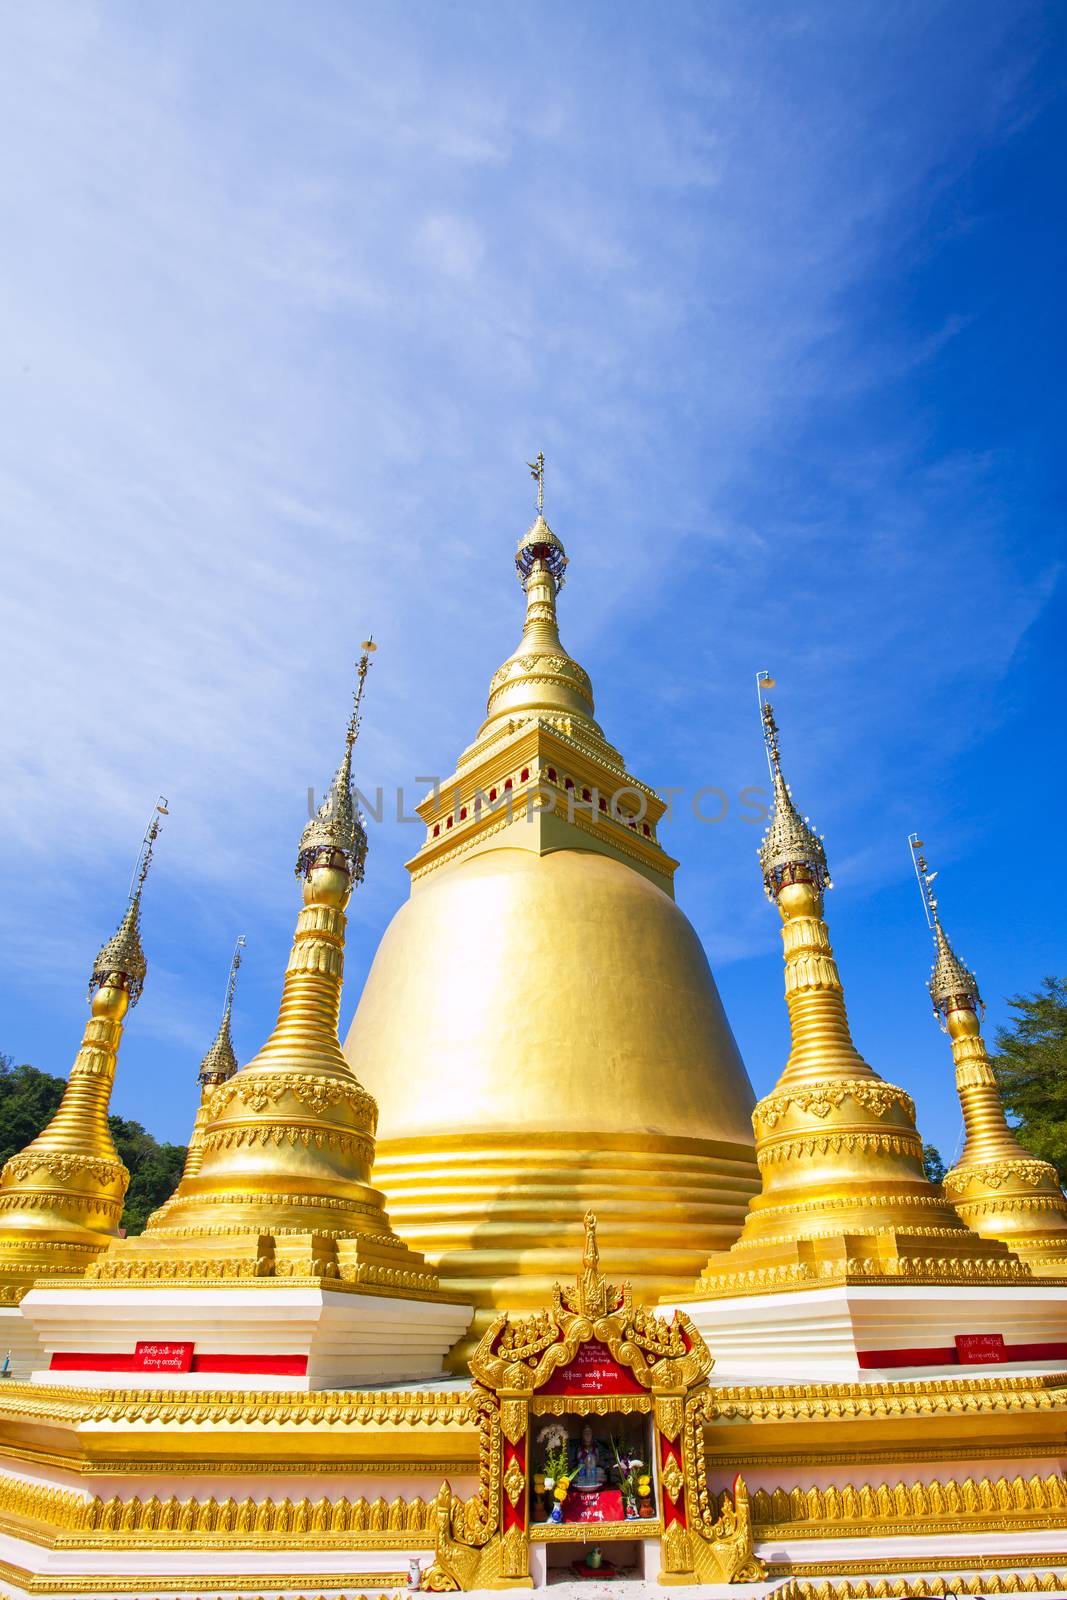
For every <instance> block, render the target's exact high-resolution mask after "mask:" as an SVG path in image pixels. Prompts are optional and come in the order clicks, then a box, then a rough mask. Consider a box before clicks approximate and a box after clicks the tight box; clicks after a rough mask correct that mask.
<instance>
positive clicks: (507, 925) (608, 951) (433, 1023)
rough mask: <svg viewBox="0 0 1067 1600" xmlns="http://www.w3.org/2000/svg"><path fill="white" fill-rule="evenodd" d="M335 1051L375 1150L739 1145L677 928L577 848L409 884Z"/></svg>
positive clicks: (719, 1048)
mask: <svg viewBox="0 0 1067 1600" xmlns="http://www.w3.org/2000/svg"><path fill="white" fill-rule="evenodd" d="M348 1054H349V1060H350V1062H351V1064H352V1066H353V1068H354V1069H355V1070H356V1071H357V1072H358V1074H359V1076H360V1079H361V1081H362V1082H363V1083H364V1084H365V1085H366V1086H367V1088H368V1089H369V1090H370V1092H371V1093H372V1094H373V1095H374V1097H375V1099H376V1100H377V1102H378V1110H379V1129H380V1131H381V1133H382V1134H384V1136H385V1137H386V1138H389V1137H390V1136H391V1135H395V1134H397V1133H400V1132H402V1133H403V1135H404V1137H405V1138H423V1137H439V1136H446V1137H450V1138H454V1137H456V1136H462V1135H468V1136H470V1135H475V1134H478V1133H507V1134H517V1135H519V1136H521V1137H526V1136H527V1135H528V1134H529V1133H530V1131H531V1130H533V1129H535V1128H539V1127H540V1128H545V1129H551V1130H553V1131H554V1132H557V1133H564V1132H566V1133H570V1132H575V1133H581V1134H583V1135H592V1134H594V1133H595V1134H597V1135H603V1136H606V1137H609V1138H610V1137H612V1136H615V1135H618V1134H632V1133H642V1134H647V1135H653V1136H657V1137H660V1136H662V1137H667V1138H683V1139H718V1140H727V1141H729V1142H732V1143H740V1144H747V1143H749V1142H750V1140H751V1137H752V1134H751V1112H752V1103H753V1101H752V1093H751V1090H750V1088H749V1084H748V1079H747V1077H746V1075H745V1069H744V1066H743V1065H742V1062H741V1057H740V1055H739V1054H738V1050H737V1045H736V1044H735V1043H734V1038H733V1034H732V1033H731V1032H730V1025H729V1023H728V1022H727V1020H726V1015H725V1012H724V1011H723V1008H722V1002H721V1001H720V999H719V995H718V992H717V990H716V988H715V980H714V979H713V977H712V975H711V971H710V969H709V967H708V962H707V957H706V956H705V954H704V950H703V947H702V946H701V943H700V941H699V939H698V938H697V936H696V934H695V933H694V931H693V928H692V925H691V924H690V922H689V920H688V918H687V917H686V916H685V914H684V913H683V912H682V911H681V910H679V908H678V906H677V905H676V904H675V902H674V900H672V899H671V897H670V896H669V895H667V894H665V893H664V892H663V890H662V889H659V888H657V887H656V886H655V885H654V884H653V883H651V882H649V880H648V879H647V878H644V877H642V876H641V875H640V874H639V873H637V872H635V871H633V869H632V868H631V867H629V866H624V865H623V864H622V863H621V862H619V861H615V860H612V858H611V857H610V856H605V855H600V854H598V853H597V852H595V851H593V850H583V849H579V848H572V849H561V850H552V851H549V852H548V853H547V854H544V855H542V854H539V853H538V852H536V851H534V850H524V849H516V848H511V849H508V848H501V849H496V850H490V851H487V852H486V853H484V854H479V855H477V856H474V857H473V858H468V859H467V860H465V861H462V862H461V863H460V864H458V865H457V866H453V867H451V868H446V869H444V870H443V871H441V872H439V873H435V874H433V875H432V876H430V877H428V878H427V879H425V880H424V881H423V882H422V883H419V884H416V886H415V889H414V892H413V893H412V895H411V898H410V899H409V900H408V902H407V904H406V905H404V906H402V907H401V909H400V910H399V911H398V912H397V914H396V916H395V917H394V918H393V920H392V922H391V924H390V926H389V928H388V929H387V931H386V933H385V936H384V938H383V939H382V942H381V945H380V947H379V949H378V953H377V955H376V956H375V959H374V964H373V966H372V968H371V972H370V976H369V977H368V979H367V984H366V987H365V989H364V991H363V997H362V999H361V1001H360V1005H359V1011H358V1014H357V1017H356V1020H355V1023H354V1024H353V1028H352V1032H351V1034H350V1035H349V1049H348ZM615 1221H616V1227H617V1219H615Z"/></svg>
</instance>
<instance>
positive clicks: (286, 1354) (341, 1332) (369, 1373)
mask: <svg viewBox="0 0 1067 1600" xmlns="http://www.w3.org/2000/svg"><path fill="white" fill-rule="evenodd" d="M20 1310H21V1313H22V1316H23V1317H24V1318H25V1319H26V1322H27V1324H28V1326H29V1328H30V1330H31V1331H32V1334H33V1335H34V1336H35V1338H36V1339H37V1341H38V1343H39V1345H40V1348H41V1350H42V1352H43V1357H42V1359H41V1361H40V1364H39V1366H38V1367H36V1368H35V1369H34V1370H33V1372H32V1378H33V1381H34V1382H36V1383H49V1384H56V1383H59V1384H71V1385H74V1386H76V1387H86V1386H89V1387H106V1388H108V1389H117V1388H134V1389H148V1388H150V1389H166V1388H173V1389H213V1390H214V1389H249V1390H256V1389H260V1390H262V1389H269V1390H285V1389H289V1390H294V1391H304V1392H306V1391H309V1390H314V1389H334V1388H349V1389H368V1388H374V1387H377V1386H380V1385H381V1384H383V1383H386V1384H387V1383H404V1384H406V1385H410V1384H412V1383H419V1382H424V1381H426V1380H429V1379H433V1378H439V1377H440V1376H441V1374H442V1363H443V1358H444V1356H445V1353H446V1352H447V1350H448V1349H449V1348H450V1346H451V1345H453V1344H454V1343H455V1341H456V1340H457V1339H458V1338H459V1337H460V1336H461V1335H462V1334H463V1333H464V1332H465V1331H466V1329H467V1327H468V1325H469V1323H470V1320H471V1317H472V1315H473V1309H472V1307H470V1306H466V1305H454V1304H451V1303H450V1302H448V1301H437V1300H415V1299H405V1298H402V1297H399V1296H396V1297H394V1296H387V1295H375V1294H356V1293H352V1292H351V1291H345V1290H341V1289H327V1288H322V1287H320V1286H317V1285H305V1286H297V1285H293V1286H289V1285H285V1284H279V1283H277V1282H274V1281H271V1282H267V1283H264V1284H263V1285H257V1286H249V1285H247V1284H246V1285H243V1286H241V1285H236V1284H235V1285H234V1286H233V1287H232V1288H230V1287H222V1286H214V1287H211V1288H203V1289H200V1288H177V1287H176V1288H162V1287H160V1288H141V1287H122V1288H117V1287H116V1288H112V1287H107V1288H81V1287H79V1286H76V1285H71V1286H68V1287H65V1288H52V1287H48V1286H46V1285H42V1286H40V1287H38V1288H35V1289H31V1290H30V1293H29V1294H28V1295H27V1296H26V1298H25V1299H24V1300H23V1302H22V1305H21V1308H20ZM139 1343H156V1344H163V1345H181V1344H191V1345H192V1347H193V1348H192V1352H191V1366H184V1365H183V1366H180V1367H176V1368H175V1370H166V1368H165V1367H164V1368H160V1367H159V1366H155V1367H148V1366H144V1365H140V1364H138V1362H139V1360H140V1359H141V1358H138V1357H137V1355H136V1347H137V1345H138V1344H139Z"/></svg>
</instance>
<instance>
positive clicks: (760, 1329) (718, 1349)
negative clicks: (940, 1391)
mask: <svg viewBox="0 0 1067 1600" xmlns="http://www.w3.org/2000/svg"><path fill="white" fill-rule="evenodd" d="M675 1304H677V1305H678V1306H679V1307H680V1309H681V1310H683V1311H684V1312H686V1314H687V1315H688V1316H690V1317H691V1318H692V1319H693V1321H694V1322H695V1323H696V1326H697V1327H698V1328H699V1330H700V1332H701V1333H702V1334H703V1336H704V1338H705V1339H706V1340H707V1343H708V1347H709V1349H710V1350H711V1353H712V1355H713V1356H714V1357H715V1375H716V1377H717V1378H720V1379H721V1378H724V1377H732V1376H736V1377H737V1378H738V1379H744V1380H746V1381H747V1380H750V1379H752V1376H753V1374H757V1373H758V1374H759V1377H760V1379H761V1380H763V1381H767V1380H770V1381H776V1380H779V1379H787V1380H792V1379H795V1380H797V1381H807V1382H819V1381H836V1380H844V1379H849V1380H853V1381H855V1380H856V1379H860V1380H864V1379H866V1380H869V1381H872V1382H875V1381H877V1382H883V1381H885V1379H887V1378H890V1379H891V1378H919V1377H944V1376H945V1375H946V1374H948V1375H956V1376H965V1375H966V1374H968V1373H970V1374H971V1375H972V1376H974V1375H976V1374H979V1373H981V1372H987V1373H988V1372H994V1371H995V1372H999V1373H1004V1374H1008V1373H1016V1374H1017V1373H1024V1372H1046V1371H1054V1370H1057V1369H1062V1370H1067V1283H1064V1284H1062V1285H1061V1284H1056V1285H1050V1286H1044V1287H1043V1286H1040V1285H1037V1284H1032V1285H1028V1284H1019V1285H1011V1286H1004V1287H1001V1286H999V1285H998V1286H986V1287H983V1286H974V1287H969V1286H967V1285H952V1286H948V1285H940V1284H938V1285H924V1284H910V1283H906V1282H904V1281H901V1282H898V1283H894V1282H889V1283H879V1284H837V1285H833V1286H832V1287H830V1288H826V1289H795V1290H792V1291H786V1292H783V1293H781V1294H754V1295H744V1296H736V1297H733V1298H724V1299H708V1300H683V1301H678V1302H670V1303H669V1304H665V1305H664V1307H663V1309H664V1310H665V1311H669V1310H671V1309H673V1306H674V1305H675ZM958 1334H962V1335H988V1334H993V1335H997V1334H999V1335H1001V1336H1002V1337H1003V1340H1004V1347H1005V1348H1004V1352H1003V1355H1004V1359H1003V1360H998V1361H996V1362H990V1363H988V1364H985V1363H983V1364H980V1365H969V1364H963V1363H961V1362H960V1360H959V1359H958V1356H957V1352H956V1349H955V1340H956V1336H957V1335H958ZM1050 1345H1051V1346H1055V1345H1059V1346H1060V1347H1061V1352H1060V1353H1058V1354H1052V1353H1048V1354H1034V1353H1033V1347H1034V1346H1038V1347H1041V1346H1045V1347H1047V1346H1050ZM1027 1347H1030V1349H1029V1351H1028V1349H1027ZM909 1355H910V1356H912V1357H914V1358H915V1359H913V1360H908V1356H909Z"/></svg>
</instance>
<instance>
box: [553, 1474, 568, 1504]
mask: <svg viewBox="0 0 1067 1600" xmlns="http://www.w3.org/2000/svg"><path fill="white" fill-rule="evenodd" d="M553 1492H554V1494H555V1496H556V1499H557V1500H560V1501H563V1500H566V1498H567V1485H566V1483H564V1481H563V1480H562V1478H561V1479H560V1481H559V1483H557V1484H556V1487H555V1490H554V1491H553Z"/></svg>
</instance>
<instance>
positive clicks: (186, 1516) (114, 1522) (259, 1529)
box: [0, 1474, 434, 1550]
mask: <svg viewBox="0 0 1067 1600" xmlns="http://www.w3.org/2000/svg"><path fill="white" fill-rule="evenodd" d="M433 1528H434V1503H433V1501H432V1500H431V1501H430V1502H429V1503H427V1502H426V1501H425V1500H423V1499H422V1497H421V1496H416V1497H415V1499H413V1500H410V1501H408V1500H404V1499H403V1497H401V1496H398V1497H397V1498H396V1499H395V1500H392V1501H388V1502H387V1501H386V1500H384V1499H383V1498H382V1497H381V1496H379V1497H378V1499H376V1500H373V1501H368V1500H365V1499H362V1498H361V1499H358V1500H349V1499H348V1498H347V1496H344V1495H342V1496H341V1498H340V1499H338V1500H330V1499H328V1498H327V1497H326V1496H325V1495H323V1496H321V1497H320V1498H319V1499H318V1500H316V1501H311V1500H309V1499H307V1497H306V1496H305V1497H304V1498H302V1499H300V1500H298V1501H295V1502H293V1501H291V1500H289V1498H288V1497H286V1498H285V1499H283V1500H280V1501H275V1500H272V1499H271V1498H270V1497H267V1498H265V1499H262V1500H253V1499H252V1498H251V1496H246V1497H245V1498H244V1499H243V1500H236V1499H235V1498H234V1497H233V1496H232V1495H230V1496H228V1497H227V1498H226V1499H225V1500H216V1499H215V1497H214V1496H213V1495H211V1496H209V1497H208V1498H207V1499H206V1500H200V1499H197V1498H195V1497H191V1498H189V1499H186V1500H178V1499H177V1498H176V1497H175V1496H174V1495H170V1496H168V1498H167V1499H165V1500H160V1499H159V1498H158V1497H157V1496H156V1495H150V1496H149V1497H148V1498H147V1499H145V1500H142V1499H141V1498H140V1496H139V1495H133V1496H132V1497H131V1498H130V1499H128V1500H122V1499H120V1498H119V1497H118V1496H117V1495H113V1496H112V1497H111V1499H109V1500H103V1499H101V1497H100V1496H99V1495H91V1496H88V1497H86V1496H84V1495H82V1494H81V1493H79V1492H78V1490H76V1489H62V1488H55V1487H52V1486H50V1485H47V1484H39V1483H31V1482H28V1481H27V1480H26V1479H24V1478H12V1477H9V1476H8V1475H6V1474H0V1529H2V1530H3V1531H4V1532H5V1533H9V1534H11V1535H12V1536H13V1537H14V1538H18V1539H27V1540H29V1541H31V1542H32V1543H34V1544H39V1545H42V1546H44V1547H46V1548H48V1549H53V1550H85V1549H93V1548H101V1547H102V1548H105V1549H108V1550H118V1549H123V1550H133V1549H148V1548H150V1549H164V1550H166V1549H213V1548H216V1547H218V1546H220V1545H224V1544H225V1543H227V1542H228V1541H232V1542H233V1543H235V1544H239V1545H240V1546H241V1547H242V1548H247V1549H257V1550H258V1549H271V1548H274V1547H276V1546H278V1545H281V1546H283V1547H284V1548H285V1549H294V1550H308V1549H328V1548H331V1547H334V1546H338V1547H340V1548H348V1547H349V1546H351V1547H353V1548H356V1549H368V1548H369V1549H378V1548H381V1549H386V1548H389V1547H398V1548H406V1547H407V1546H409V1545H415V1546H417V1547H419V1548H426V1549H428V1548H431V1547H432V1545H433Z"/></svg>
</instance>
